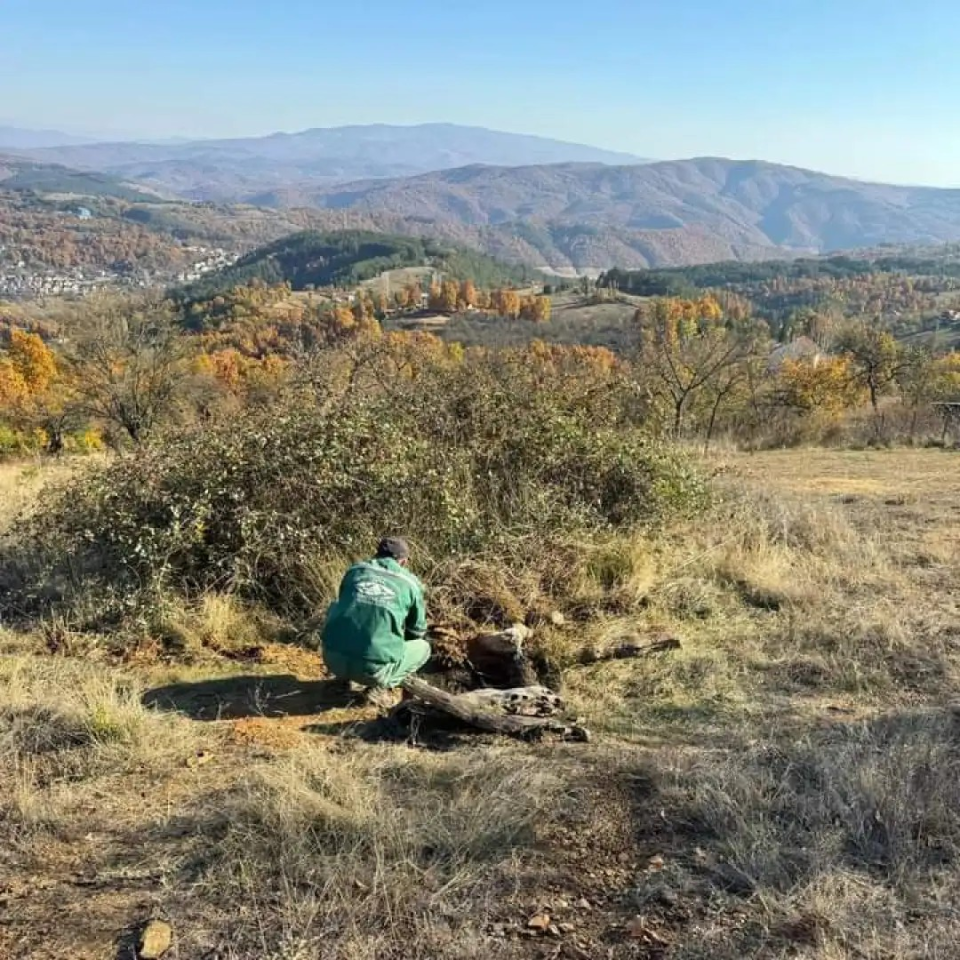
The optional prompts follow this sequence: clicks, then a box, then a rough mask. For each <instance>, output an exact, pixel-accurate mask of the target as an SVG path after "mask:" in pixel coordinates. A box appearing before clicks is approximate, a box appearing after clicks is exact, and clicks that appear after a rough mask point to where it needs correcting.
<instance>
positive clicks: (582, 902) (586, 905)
mask: <svg viewBox="0 0 960 960" xmlns="http://www.w3.org/2000/svg"><path fill="white" fill-rule="evenodd" d="M574 906H575V907H576V908H577V909H578V910H592V909H593V904H592V903H590V901H589V900H588V899H587V898H586V897H581V898H580V899H579V900H578V901H577V902H576V903H575V904H574Z"/></svg>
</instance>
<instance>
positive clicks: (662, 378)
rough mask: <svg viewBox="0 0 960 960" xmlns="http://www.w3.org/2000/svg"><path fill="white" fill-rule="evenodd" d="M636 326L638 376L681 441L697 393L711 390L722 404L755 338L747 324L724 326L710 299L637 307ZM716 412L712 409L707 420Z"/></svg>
mask: <svg viewBox="0 0 960 960" xmlns="http://www.w3.org/2000/svg"><path fill="white" fill-rule="evenodd" d="M635 322H636V323H637V325H638V326H639V328H640V358H639V359H640V370H641V375H643V376H645V377H646V378H647V381H648V387H649V389H650V392H651V393H652V394H653V395H654V397H655V398H657V399H659V400H661V401H663V402H665V403H666V404H667V405H668V407H669V408H670V413H671V421H672V432H673V435H674V436H676V437H679V436H681V435H682V433H683V429H684V425H685V421H686V416H687V413H688V411H689V409H690V407H691V406H692V405H693V404H694V402H695V401H696V400H698V399H699V398H700V395H701V394H702V393H708V392H710V388H712V387H716V388H717V389H716V390H714V391H713V392H714V393H715V394H719V396H720V402H721V403H722V401H723V399H724V398H726V397H728V396H730V394H731V392H732V391H733V390H734V389H735V387H736V386H737V384H738V383H739V382H740V380H741V379H742V378H741V375H740V371H741V369H742V368H743V367H744V364H745V363H746V361H747V360H749V359H750V357H751V356H753V355H754V353H755V350H756V344H757V341H758V340H759V337H760V331H759V328H757V327H755V326H753V325H752V324H749V323H734V322H728V321H727V320H726V319H725V317H724V315H723V310H722V308H721V306H720V304H719V302H718V301H717V300H716V299H715V298H714V297H712V296H709V295H707V296H703V297H700V298H697V299H683V298H675V297H663V298H659V299H657V300H654V301H653V302H652V303H650V304H645V305H644V306H642V307H640V308H639V309H638V310H637V313H636V315H635ZM714 404H716V398H714ZM714 404H712V406H714ZM718 412H719V408H718V407H717V406H714V409H713V410H712V420H715V419H716V414H717V413H718Z"/></svg>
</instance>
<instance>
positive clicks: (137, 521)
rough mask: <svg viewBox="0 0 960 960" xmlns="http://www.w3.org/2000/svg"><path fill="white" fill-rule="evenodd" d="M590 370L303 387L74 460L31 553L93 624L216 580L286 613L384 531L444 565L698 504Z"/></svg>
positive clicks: (497, 369)
mask: <svg viewBox="0 0 960 960" xmlns="http://www.w3.org/2000/svg"><path fill="white" fill-rule="evenodd" d="M381 364H382V358H379V357H376V356H375V357H373V358H372V360H371V369H372V370H373V371H374V372H377V371H380V372H382V369H381ZM591 377H593V374H591V373H588V372H585V371H580V372H578V371H576V370H574V371H573V372H572V373H571V372H570V371H567V375H566V376H560V375H559V374H554V375H552V376H551V377H549V378H547V377H544V376H543V372H542V371H536V370H534V369H533V368H531V367H530V366H529V365H526V366H525V365H524V364H521V363H516V362H513V363H508V362H504V361H503V360H502V359H474V360H472V361H470V362H464V363H453V364H447V365H441V364H438V365H436V366H435V367H433V368H427V369H425V370H421V371H420V372H419V373H418V375H417V376H416V377H413V378H409V377H389V378H386V383H387V386H386V387H383V386H375V385H373V384H375V383H376V382H377V381H376V378H374V380H368V381H364V380H363V378H358V377H356V376H355V377H353V378H352V379H351V381H350V382H351V384H352V387H351V388H350V389H347V390H346V391H341V392H339V393H336V394H334V395H331V391H330V390H320V389H316V388H315V387H311V388H310V389H302V390H299V391H297V392H295V393H293V394H291V395H290V396H288V397H287V398H285V399H284V400H283V401H281V402H279V403H278V404H276V405H274V406H272V407H270V408H269V409H267V410H263V411H259V412H257V413H251V414H248V415H247V416H245V417H243V418H241V419H239V420H227V419H225V420H223V421H221V422H216V423H213V424H203V425H198V426H196V427H194V428H192V429H189V430H186V431H181V432H179V433H177V434H174V435H168V436H164V437H159V438H158V439H157V440H156V441H155V442H154V443H153V444H151V445H148V446H146V447H145V448H144V449H142V450H141V451H139V452H138V453H137V454H136V455H135V456H130V457H126V458H120V459H117V460H114V461H113V462H111V463H109V464H107V465H106V466H105V467H103V468H102V469H101V470H99V471H95V472H94V471H86V472H85V473H84V475H83V477H82V478H81V479H79V480H78V481H76V482H74V483H72V484H71V485H70V486H68V487H66V488H65V489H61V490H59V491H57V492H56V493H54V494H52V495H51V496H50V498H49V499H48V502H47V503H45V504H44V508H43V510H42V511H40V512H39V513H38V514H37V519H36V520H35V521H34V527H33V530H32V535H31V544H30V550H31V552H32V553H33V555H34V556H36V557H45V558H47V559H48V561H49V562H48V564H47V566H46V569H44V570H42V571H41V574H40V575H41V576H42V578H44V579H45V581H46V583H47V584H48V585H49V583H52V582H55V583H59V584H60V585H61V586H60V588H59V593H60V597H61V599H66V600H69V599H70V597H78V596H85V597H87V598H88V599H89V597H90V596H97V597H99V598H101V600H100V603H99V606H98V617H100V618H102V617H104V616H108V615H113V616H120V615H122V613H123V611H124V610H127V609H129V608H130V607H131V606H136V605H137V604H139V603H140V602H141V601H143V600H144V599H148V600H149V599H150V598H152V597H156V596H161V595H169V594H170V593H171V592H173V593H176V594H179V595H188V596H189V595H195V594H196V593H198V592H201V591H204V590H209V589H231V590H237V591H239V592H241V593H243V594H244V595H247V596H250V597H252V598H255V599H256V600H258V601H259V602H263V603H266V604H268V605H269V606H271V607H272V608H274V609H277V610H281V611H283V612H286V613H296V612H307V610H306V609H305V608H308V607H309V606H310V605H311V604H313V603H315V602H316V600H317V597H316V596H314V595H313V591H311V590H310V589H309V586H308V585H307V584H305V583H304V582H303V581H304V577H305V574H304V571H306V570H309V569H311V568H313V567H315V565H316V563H317V561H318V559H321V558H343V557H348V556H359V555H363V554H364V553H366V552H369V550H370V548H371V545H372V544H373V543H374V542H375V541H376V539H377V537H378V536H379V535H381V534H382V533H384V532H386V531H400V532H403V533H405V534H407V535H409V536H411V537H412V538H413V539H414V541H415V542H416V544H417V546H418V552H419V555H420V557H421V558H424V559H427V560H433V561H435V562H436V563H441V562H443V561H445V560H447V559H448V558H450V557H451V556H457V555H466V554H471V553H476V552H483V553H484V554H485V555H486V556H490V555H491V552H493V553H496V552H497V551H498V550H500V551H502V552H503V553H504V554H508V555H515V554H516V551H515V550H514V549H511V548H509V547H508V546H507V545H508V543H509V542H510V541H516V540H517V539H518V538H524V539H525V541H527V542H529V543H531V544H533V545H534V546H532V547H531V549H536V546H535V544H536V543H537V542H541V543H542V542H545V541H546V540H548V539H551V538H552V539H556V538H558V537H567V536H569V537H574V538H576V537H580V536H583V535H589V534H590V533H591V532H601V531H606V530H610V529H612V528H624V527H634V526H637V525H643V524H651V523H656V522H658V521H660V520H661V519H663V518H664V517H666V516H670V515H673V514H675V513H677V512H678V511H685V510H689V509H691V508H692V507H694V506H695V505H696V504H697V503H698V502H699V500H700V499H701V498H702V496H703V486H702V484H701V482H700V480H699V478H698V476H697V474H696V473H695V472H694V471H693V470H692V469H691V468H690V466H689V465H688V464H687V463H686V462H685V461H684V459H682V458H681V457H680V456H679V455H678V454H676V453H675V452H672V451H671V450H670V449H668V448H666V447H664V446H662V445H660V444H659V443H657V442H655V441H654V440H652V439H651V438H649V437H648V436H647V435H646V433H645V432H644V430H643V429H642V427H641V426H638V425H636V424H634V423H631V422H630V420H629V409H630V406H629V399H630V398H629V391H628V390H626V389H625V388H624V385H623V384H622V383H620V382H619V381H618V380H617V379H616V378H614V377H605V378H603V377H601V378H600V379H599V380H598V381H596V382H594V381H595V379H596V378H594V379H591ZM574 385H577V386H578V387H579V392H578V390H577V389H574ZM34 580H35V582H34V583H33V585H32V588H31V589H32V595H34V596H38V595H41V593H42V590H38V584H37V582H36V578H34ZM86 606H89V603H87V604H86Z"/></svg>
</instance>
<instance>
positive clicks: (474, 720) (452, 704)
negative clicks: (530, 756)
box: [402, 677, 590, 742]
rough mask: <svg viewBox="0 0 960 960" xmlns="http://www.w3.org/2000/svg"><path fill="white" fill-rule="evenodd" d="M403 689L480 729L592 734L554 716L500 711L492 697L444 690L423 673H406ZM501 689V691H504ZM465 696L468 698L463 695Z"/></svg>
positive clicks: (521, 734) (522, 734) (580, 737)
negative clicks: (491, 703)
mask: <svg viewBox="0 0 960 960" xmlns="http://www.w3.org/2000/svg"><path fill="white" fill-rule="evenodd" d="M402 686H403V689H404V690H406V691H407V692H408V693H409V694H411V695H412V696H414V697H416V698H417V699H418V700H422V701H423V702H424V703H426V704H428V705H429V706H431V707H433V708H434V709H436V710H439V711H441V712H442V713H446V714H449V715H450V716H452V717H456V718H457V719H458V720H460V721H462V722H463V723H466V724H468V725H470V726H472V727H476V728H477V729H478V730H486V731H488V732H489V733H502V734H506V735H508V736H512V737H530V736H536V735H537V734H540V733H544V732H549V733H558V734H560V735H562V736H565V737H568V738H569V739H571V740H580V741H584V742H585V741H587V740H589V738H590V734H589V732H588V731H587V730H586V728H584V727H581V726H579V725H578V724H566V723H561V722H559V721H557V720H555V719H553V718H551V717H528V716H518V715H516V714H508V713H498V712H495V711H494V710H491V709H490V706H489V700H488V701H487V702H485V703H483V702H481V704H480V705H478V702H477V701H476V700H471V699H470V698H471V697H472V696H473V694H474V693H477V692H480V691H472V692H471V693H469V694H466V695H461V696H454V695H453V694H450V693H447V692H446V691H444V690H438V689H437V688H436V687H434V686H431V685H430V684H429V683H427V682H426V681H425V680H421V679H420V677H407V679H406V680H404V681H403V684H402ZM501 692H502V691H501ZM464 696H465V697H466V699H464Z"/></svg>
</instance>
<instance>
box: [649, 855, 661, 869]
mask: <svg viewBox="0 0 960 960" xmlns="http://www.w3.org/2000/svg"><path fill="white" fill-rule="evenodd" d="M647 865H648V866H649V867H650V869H651V870H662V869H663V857H661V856H660V855H659V854H657V856H655V857H651V858H650V860H649V862H648V864H647Z"/></svg>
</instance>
